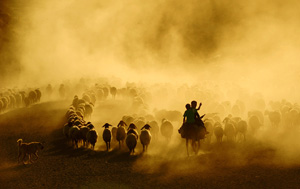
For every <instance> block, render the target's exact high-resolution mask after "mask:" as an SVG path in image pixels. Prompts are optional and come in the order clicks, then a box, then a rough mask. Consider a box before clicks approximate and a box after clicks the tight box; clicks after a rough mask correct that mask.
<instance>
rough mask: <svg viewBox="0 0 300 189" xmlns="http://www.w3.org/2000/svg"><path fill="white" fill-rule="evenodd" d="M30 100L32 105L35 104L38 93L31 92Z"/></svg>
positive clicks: (29, 94)
mask: <svg viewBox="0 0 300 189" xmlns="http://www.w3.org/2000/svg"><path fill="white" fill-rule="evenodd" d="M28 99H29V102H30V104H33V103H35V102H36V101H37V93H36V92H35V91H30V92H29V93H28Z"/></svg>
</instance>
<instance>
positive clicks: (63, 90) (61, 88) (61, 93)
mask: <svg viewBox="0 0 300 189" xmlns="http://www.w3.org/2000/svg"><path fill="white" fill-rule="evenodd" d="M58 92H59V96H60V98H65V96H66V88H65V85H64V84H60V86H59V89H58Z"/></svg>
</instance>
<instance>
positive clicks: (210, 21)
mask: <svg viewBox="0 0 300 189" xmlns="http://www.w3.org/2000/svg"><path fill="white" fill-rule="evenodd" d="M4 2H5V1H4ZM0 5H1V17H0V18H1V20H0V24H1V25H0V26H1V36H3V37H1V49H3V51H2V50H1V53H0V55H1V58H0V63H1V64H0V65H1V70H3V71H1V72H2V74H1V75H2V76H1V77H2V78H3V83H4V84H3V85H8V86H14V85H19V86H22V85H25V84H26V85H27V86H32V85H34V86H41V85H46V84H47V83H61V82H65V81H68V82H70V83H72V81H78V80H79V79H80V78H93V79H95V80H97V78H99V77H106V78H112V77H114V78H118V80H119V81H120V83H121V85H124V84H125V83H126V82H135V83H137V85H138V86H139V87H141V88H146V89H147V90H148V91H149V94H150V95H149V96H150V97H151V98H149V99H151V100H149V104H148V105H149V106H148V109H147V110H146V111H149V113H153V112H154V110H160V109H171V110H176V111H179V112H180V113H183V110H184V105H185V103H187V102H190V101H191V100H193V99H195V98H196V100H198V101H199V100H200V101H202V99H198V97H197V95H199V94H201V95H202V96H205V94H206V91H205V90H207V91H209V92H208V93H210V94H213V95H212V96H210V97H209V98H208V97H207V98H206V99H205V98H204V99H203V104H204V105H203V112H205V113H214V111H215V109H214V108H213V107H214V105H216V103H218V102H224V101H226V100H229V101H235V100H236V99H239V98H241V99H242V100H246V104H247V105H248V107H251V108H248V109H247V110H246V111H251V110H252V108H256V107H255V104H254V103H253V102H257V101H255V100H257V99H260V98H262V99H265V101H266V103H265V105H266V107H267V108H270V107H269V104H268V102H269V101H271V100H281V99H287V100H288V101H292V102H295V103H298V101H297V100H298V96H299V95H300V91H299V89H298V86H297V85H298V83H297V81H298V80H299V79H300V74H299V71H300V67H299V66H300V65H299V64H298V61H299V59H300V57H299V56H300V55H299V53H298V52H299V50H300V49H299V46H300V37H299V35H297V31H298V30H299V29H300V23H299V21H298V18H299V17H300V13H299V11H298V10H299V6H300V3H299V1H296V0H288V1H284V2H283V1H279V0H275V1H274V0H272V1H271V0H267V1H263V2H262V1H251V2H246V1H237V0H235V1H230V2H229V1H225V0H221V1H213V0H204V1H201V2H200V1H196V0H187V1H185V2H184V3H183V2H182V1H179V0H171V1H165V0H158V1H149V2H144V1H138V0H129V1H122V0H116V1H113V2H109V1H99V0H91V1H88V2H87V1H78V0H73V1H59V0H51V1H38V0H28V1H26V2H25V1H24V2H19V1H11V2H8V1H6V2H5V3H2V4H0ZM2 10H3V11H2ZM6 18H11V20H12V21H6ZM2 34H3V35H2ZM6 36H12V37H11V38H10V37H8V39H6ZM93 81H94V80H93ZM193 87H194V89H197V91H196V90H195V93H193V94H191V93H190V94H187V93H188V92H191V91H192V89H193ZM201 88H202V89H203V91H201ZM186 89H188V90H186ZM198 89H199V90H198ZM183 91H184V92H183ZM185 92H186V93H185ZM162 96H164V97H166V98H168V100H165V99H162ZM208 96H209V95H208ZM210 99H214V102H209V101H208V100H210ZM119 100H120V99H119ZM205 100H207V101H205ZM247 100H248V101H247ZM111 103H113V104H109V103H108V104H101V105H102V108H103V107H107V109H110V110H111V111H112V112H110V113H107V114H105V112H101V113H102V114H101V113H99V112H98V113H97V111H95V113H96V115H98V114H99V116H102V118H103V117H106V118H110V119H111V120H112V121H114V123H113V124H117V121H119V119H121V118H122V116H124V114H126V113H127V114H128V112H129V114H134V112H133V111H132V110H130V108H129V107H126V105H127V102H126V103H125V101H119V102H118V103H119V104H118V103H116V102H111ZM129 104H130V103H129ZM121 105H122V107H123V108H124V109H123V110H120V111H118V107H120V106H121ZM257 107H258V106H257ZM112 115H113V116H112ZM110 116H112V117H110ZM224 116H226V115H224ZM243 116H244V117H243V118H244V119H247V115H246V114H245V115H243ZM222 118H223V117H222ZM266 119H267V118H266ZM93 121H96V122H97V124H99V125H100V124H103V123H105V122H106V121H107V120H106V121H104V119H102V120H99V119H95V120H93ZM268 124H269V125H270V123H268V120H267V121H266V125H268ZM179 126H180V123H179V122H178V123H176V127H175V130H174V136H175V133H177V129H178V128H179ZM99 132H101V130H99ZM270 133H271V134H270ZM298 133H299V131H298V130H297V131H296V132H294V133H290V132H288V131H286V130H279V131H278V132H277V131H276V132H275V133H274V131H273V130H272V129H270V128H268V127H267V129H263V130H262V131H261V133H260V134H259V135H258V136H255V137H253V138H251V136H250V141H251V142H253V141H255V142H253V143H251V142H250V143H246V144H242V145H237V146H236V145H234V147H232V146H230V145H228V146H227V145H225V147H219V146H218V145H216V146H214V147H213V149H212V154H213V155H211V154H209V153H206V151H204V152H203V154H204V156H202V157H204V159H203V161H204V162H206V163H207V164H210V163H212V162H215V161H219V160H216V159H211V158H216V157H219V156H218V155H220V156H224V155H225V156H226V155H228V159H227V160H230V162H231V163H234V164H235V163H236V164H235V165H246V164H248V163H249V162H251V163H253V162H254V163H255V161H254V160H253V159H255V157H254V155H253V154H256V155H259V154H260V152H261V151H259V150H262V151H263V153H262V154H267V155H266V156H265V157H261V158H260V159H259V160H258V161H260V160H261V161H262V162H264V163H265V162H268V160H267V159H268V158H271V159H272V161H273V160H274V161H275V162H282V161H283V162H284V163H287V164H289V162H292V163H296V164H299V161H297V160H296V159H297V157H299V155H300V154H299V153H298V152H297V151H298V150H299V149H300V146H299V145H297V142H296V141H297V137H298V136H299V135H298ZM176 136H178V137H177V138H175V139H174V141H172V142H171V144H169V145H170V146H168V147H166V146H161V147H159V145H158V144H155V143H154V144H153V145H154V146H155V148H152V149H150V151H149V154H148V155H147V156H150V157H151V158H152V159H151V158H148V157H142V158H141V159H140V160H138V161H137V165H142V162H143V161H145V162H146V165H144V164H143V166H142V169H143V168H145V170H146V169H148V168H151V170H152V171H155V169H160V168H161V166H162V165H163V164H164V163H166V162H170V161H171V162H173V163H170V164H168V165H167V166H169V167H174V168H175V167H176V169H177V171H178V172H180V171H183V170H186V169H185V166H186V167H188V168H191V167H193V166H194V165H196V166H199V163H196V161H193V160H192V161H191V162H194V163H195V164H189V165H186V164H183V162H185V159H184V158H185V155H186V154H185V150H184V148H185V146H184V144H183V143H182V139H181V138H180V137H179V135H176ZM287 136H289V137H287ZM162 143H164V142H162ZM245 146H246V147H245ZM98 147H99V146H98ZM244 147H245V148H244ZM207 148H208V147H207ZM166 149H168V150H167V151H166ZM179 149H180V150H181V152H178V151H180V150H179ZM220 149H222V150H221V152H219V151H218V150H220ZM224 149H227V150H229V151H230V152H233V154H231V155H232V156H231V155H229V154H228V152H227V151H226V150H224ZM233 149H236V150H233ZM245 149H248V150H245ZM266 149H267V150H266ZM207 150H211V149H207ZM225 151H226V152H225ZM214 153H217V155H215V154H214ZM218 153H220V154H218ZM283 154H284V155H283ZM252 156H253V157H252ZM274 157H276V158H274ZM232 158H235V159H234V160H232ZM223 160H224V159H223ZM284 160H286V161H284ZM288 160H290V161H288ZM197 162H198V161H197ZM179 163H182V166H177V164H179ZM147 164H149V165H150V166H147ZM171 164H172V165H171ZM173 164H174V165H173ZM169 169H171V171H174V169H173V168H169ZM151 170H150V172H151Z"/></svg>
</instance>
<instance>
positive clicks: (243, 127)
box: [236, 120, 247, 141]
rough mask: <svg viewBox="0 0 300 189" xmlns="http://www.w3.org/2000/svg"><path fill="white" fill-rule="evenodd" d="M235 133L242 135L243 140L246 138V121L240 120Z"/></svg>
mask: <svg viewBox="0 0 300 189" xmlns="http://www.w3.org/2000/svg"><path fill="white" fill-rule="evenodd" d="M236 132H237V135H239V134H241V135H243V137H244V141H245V140H246V132H247V122H246V121H244V120H240V121H239V122H238V123H237V125H236Z"/></svg>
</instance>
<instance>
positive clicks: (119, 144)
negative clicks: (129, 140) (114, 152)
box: [119, 140, 121, 150]
mask: <svg viewBox="0 0 300 189" xmlns="http://www.w3.org/2000/svg"><path fill="white" fill-rule="evenodd" d="M119 150H121V141H120V140H119Z"/></svg>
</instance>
